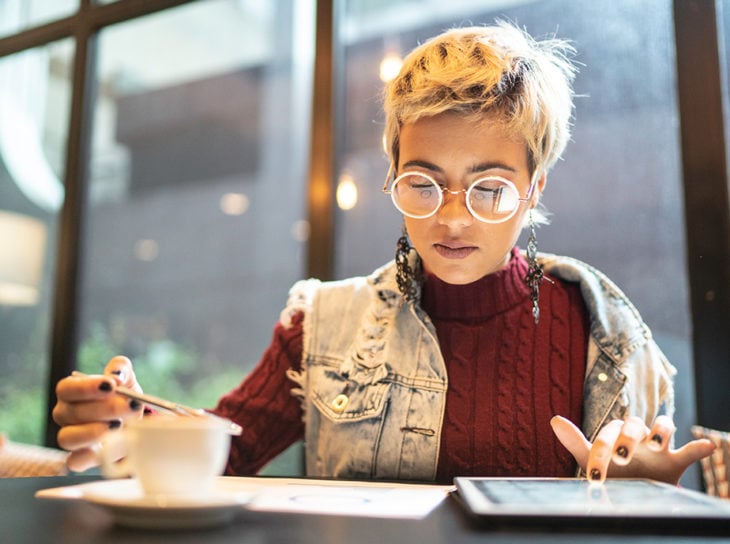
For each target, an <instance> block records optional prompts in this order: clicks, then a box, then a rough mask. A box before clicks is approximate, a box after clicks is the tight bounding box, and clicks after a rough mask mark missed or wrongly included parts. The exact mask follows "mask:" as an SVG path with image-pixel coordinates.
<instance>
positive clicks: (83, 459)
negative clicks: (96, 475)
mask: <svg viewBox="0 0 730 544" xmlns="http://www.w3.org/2000/svg"><path fill="white" fill-rule="evenodd" d="M98 448H99V446H98V444H97V445H96V446H95V447H90V448H84V449H81V450H77V451H74V452H71V453H69V455H68V457H67V458H66V466H67V467H68V469H69V470H72V471H73V472H83V471H85V470H88V469H90V468H93V467H95V466H98V465H99V454H98Z"/></svg>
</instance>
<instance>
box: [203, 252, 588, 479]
mask: <svg viewBox="0 0 730 544" xmlns="http://www.w3.org/2000/svg"><path fill="white" fill-rule="evenodd" d="M526 273H527V263H526V262H525V260H524V258H523V257H522V256H521V255H520V254H519V252H518V251H517V250H516V249H515V250H514V251H513V254H512V259H511V261H510V264H509V265H508V266H507V267H506V268H505V269H504V270H501V271H499V272H497V273H495V274H491V275H489V276H487V277H485V278H482V279H481V280H479V281H477V282H474V283H472V284H469V285H449V284H446V283H444V282H441V281H440V280H438V279H437V278H435V277H429V278H428V279H427V281H426V283H425V285H424V288H423V293H422V301H421V304H422V307H423V309H424V310H425V311H426V312H427V313H428V315H429V316H430V318H431V319H432V321H433V323H434V326H435V327H436V331H437V335H438V338H439V344H440V346H441V350H442V353H443V356H444V360H445V362H446V366H447V369H448V373H449V390H448V392H447V397H446V413H445V416H444V423H443V433H442V437H441V449H440V457H439V462H438V474H437V479H438V480H439V481H441V482H451V480H452V478H453V477H454V476H457V475H479V476H507V475H509V476H572V475H573V474H574V473H575V462H574V461H573V459H572V457H571V456H570V454H569V453H568V452H567V451H566V450H565V449H564V448H563V447H562V446H561V445H560V444H559V442H558V441H557V439H555V437H554V435H553V433H552V429H551V428H550V423H549V422H550V418H551V417H552V416H553V415H554V414H561V415H564V416H566V417H568V418H570V419H571V420H572V421H574V422H576V423H580V422H581V418H582V406H583V379H584V373H585V361H586V345H587V338H588V319H587V315H586V310H585V308H584V304H583V299H582V296H581V294H580V291H579V289H578V287H577V285H575V284H572V283H568V282H562V281H558V280H554V283H550V282H549V281H547V280H546V281H544V282H543V283H542V286H541V288H540V322H539V324H538V325H537V327H536V326H535V323H534V320H533V317H532V308H531V302H530V298H529V291H528V289H527V286H526V285H525V282H524V277H525V274H526ZM291 302H292V303H291V304H290V305H289V306H288V308H287V310H286V311H285V312H284V313H282V319H281V322H280V323H278V324H277V325H276V327H275V329H274V338H273V341H272V343H271V345H270V346H269V348H268V349H267V351H266V352H265V353H264V356H263V359H262V361H261V362H260V363H259V365H258V366H257V367H256V368H255V369H254V371H253V372H252V373H251V374H250V375H249V376H248V377H247V378H246V379H245V380H244V381H243V382H242V383H241V385H240V386H239V387H238V388H236V389H234V390H233V391H231V392H230V393H228V394H227V395H225V396H224V397H223V398H222V399H221V400H220V402H219V404H218V406H217V408H216V410H215V411H216V413H219V414H220V415H223V416H225V417H229V418H231V419H234V420H235V421H236V422H238V423H239V424H240V425H242V426H243V428H244V433H243V435H242V436H240V437H234V443H233V447H232V448H231V456H230V460H229V464H228V467H227V469H226V473H227V474H239V475H244V474H252V473H255V472H257V471H258V470H260V469H261V468H262V467H263V466H264V464H265V463H266V462H267V461H268V460H270V459H271V458H273V457H274V456H275V455H277V454H278V453H279V452H281V451H283V450H284V449H286V447H288V446H289V445H290V444H292V443H293V442H295V441H296V440H300V439H301V438H302V437H303V435H304V423H303V421H302V415H303V414H302V409H301V403H300V401H299V399H297V398H295V396H294V395H296V392H297V389H298V387H299V386H301V383H300V380H301V379H304V375H303V374H302V373H301V370H302V369H301V360H302V336H303V324H302V321H303V312H304V311H306V307H307V301H305V300H304V299H301V300H299V299H297V300H293V301H291ZM383 302H386V303H385V304H384V305H382V306H383V308H381V311H378V312H374V313H372V315H370V316H368V320H367V324H368V325H367V327H366V330H363V334H362V336H359V337H358V340H357V344H358V346H357V349H356V350H355V353H357V354H358V359H360V360H358V361H357V364H358V366H359V367H360V369H359V370H360V371H366V372H372V371H373V370H374V369H378V368H379V365H378V364H377V363H378V362H380V361H381V357H382V355H381V354H380V353H381V351H382V350H381V347H380V342H381V335H382V330H381V327H382V325H383V323H384V320H387V319H390V318H391V312H393V311H394V309H395V305H394V304H391V302H394V301H383ZM373 363H376V364H375V365H374V369H372V365H373ZM381 366H383V367H384V366H385V365H381ZM287 376H289V377H287ZM295 377H297V379H292V378H295ZM293 393H294V395H293Z"/></svg>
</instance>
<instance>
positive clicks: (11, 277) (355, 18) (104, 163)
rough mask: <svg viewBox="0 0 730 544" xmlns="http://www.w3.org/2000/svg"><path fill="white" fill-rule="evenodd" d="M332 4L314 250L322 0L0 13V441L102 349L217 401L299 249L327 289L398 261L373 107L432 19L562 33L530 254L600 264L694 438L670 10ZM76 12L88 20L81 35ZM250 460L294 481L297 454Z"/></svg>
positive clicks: (206, 401) (241, 372) (35, 418)
mask: <svg viewBox="0 0 730 544" xmlns="http://www.w3.org/2000/svg"><path fill="white" fill-rule="evenodd" d="M331 4H332V5H331V6H330V7H331V8H332V14H333V19H332V41H331V50H330V51H329V54H330V56H331V60H332V64H331V66H330V73H329V75H328V77H329V80H326V81H331V83H332V87H331V90H332V92H333V97H334V99H333V104H334V109H333V115H332V124H331V130H332V138H333V142H334V145H333V150H332V172H333V174H332V176H331V180H330V182H331V187H332V207H331V215H332V223H331V225H330V226H329V227H328V229H329V232H327V233H325V239H324V241H323V240H320V239H319V238H316V236H319V234H318V233H319V231H318V230H316V229H313V228H312V224H311V223H310V219H311V216H310V213H311V212H310V211H309V207H308V202H310V198H311V195H310V192H311V190H312V189H311V186H310V180H309V172H310V168H311V165H312V164H313V163H314V162H315V161H317V160H318V157H317V156H315V154H314V153H313V152H312V151H311V149H312V147H311V144H312V138H313V137H316V134H317V133H316V132H314V133H313V132H312V128H313V125H312V111H313V110H312V108H313V99H314V98H315V94H316V93H318V92H320V91H321V89H318V88H317V85H316V84H315V83H317V82H318V81H315V71H314V66H315V59H316V57H315V43H316V38H317V30H316V25H315V23H316V21H317V18H316V13H317V9H318V7H317V5H316V3H315V2H314V0H267V1H260V0H198V1H188V2H184V1H177V2H174V1H169V0H159V1H156V0H148V1H147V2H139V1H134V0H119V1H118V2H100V3H99V5H96V4H91V3H90V2H88V1H83V2H80V0H0V55H2V56H0V430H2V431H4V432H5V433H7V434H8V435H9V437H10V438H11V439H13V440H17V441H22V442H28V443H33V444H43V443H46V442H47V441H49V440H51V438H47V433H46V431H47V424H48V417H47V413H48V409H49V406H50V405H52V403H53V402H55V400H54V399H53V395H52V384H53V383H55V382H53V381H52V380H55V375H54V369H55V372H56V373H59V372H60V373H62V372H65V371H66V370H68V369H69V368H80V369H81V370H84V371H86V372H99V371H100V370H101V369H102V368H103V366H104V364H105V362H106V361H107V359H108V358H109V357H111V356H112V355H115V354H119V353H122V354H125V355H128V356H129V357H131V358H132V359H133V360H134V362H135V369H136V370H137V372H138V374H139V377H140V381H141V383H143V384H144V385H145V388H146V390H147V391H148V392H150V393H153V394H157V395H161V396H169V397H171V398H175V399H176V400H179V401H181V402H185V403H187V404H192V405H200V406H212V405H214V403H215V401H216V399H217V398H218V396H219V395H220V394H221V393H223V392H225V391H227V390H228V389H230V388H232V387H233V386H235V385H236V384H237V383H238V382H240V380H241V379H242V378H243V377H244V376H245V375H246V374H247V373H248V372H249V371H250V370H251V369H252V367H253V366H254V365H255V364H256V362H257V361H258V359H259V357H260V355H261V353H262V351H263V350H264V348H265V347H266V345H267V344H268V342H269V340H270V338H271V331H272V327H273V325H274V323H275V321H276V320H277V318H278V314H279V312H280V311H281V309H282V308H283V305H284V303H285V301H286V297H287V291H288V289H289V287H290V286H291V285H292V283H294V282H295V281H296V280H297V279H300V278H302V277H305V276H307V275H309V274H310V273H311V272H312V270H314V269H316V267H313V265H312V263H311V262H308V255H311V247H312V244H320V245H321V244H324V245H325V246H326V245H327V244H331V246H332V247H331V255H332V260H331V262H329V263H325V271H326V272H325V274H324V275H327V276H329V277H332V278H341V277H347V276H351V275H363V274H367V273H369V272H370V271H371V270H372V269H374V268H375V267H377V266H379V265H381V264H383V263H384V262H386V261H387V260H390V259H391V258H392V257H393V255H394V251H395V243H396V239H397V238H398V236H399V233H400V228H401V226H400V225H401V221H400V218H399V216H398V214H397V213H396V211H395V209H394V208H393V207H392V206H391V204H390V202H389V199H388V197H386V196H384V195H383V194H382V193H381V191H380V189H381V186H382V182H383V179H384V176H385V174H386V171H387V169H388V164H387V162H386V159H385V155H384V153H383V151H382V145H381V133H382V128H383V125H382V114H381V111H380V110H381V97H380V93H381V89H382V85H383V82H384V81H386V80H387V79H388V78H389V77H392V74H393V73H394V71H397V69H398V67H399V62H400V58H401V56H402V55H403V54H405V53H406V52H407V51H408V50H410V49H411V48H412V47H414V46H415V45H417V44H418V43H419V42H421V41H423V40H425V39H427V38H428V37H430V36H432V35H434V34H436V33H438V32H440V31H442V30H445V29H447V28H450V27H454V26H466V25H482V24H489V23H492V22H494V21H495V20H496V19H506V20H510V21H513V22H515V23H517V24H519V25H520V26H524V27H525V28H526V29H527V30H528V31H529V32H530V33H531V34H533V35H534V36H536V37H538V38H545V37H550V36H553V35H555V36H557V37H559V38H565V39H569V40H571V41H572V42H573V44H574V46H575V47H576V49H577V51H578V54H577V56H576V60H577V61H578V62H579V63H580V72H579V74H578V77H577V80H576V84H575V86H576V92H577V94H578V95H579V97H578V98H577V100H576V116H575V122H574V134H573V141H572V142H571V143H570V145H569V146H568V149H567V151H566V153H565V157H564V160H563V161H561V162H560V163H559V164H558V165H557V167H556V168H555V169H554V170H553V171H552V172H551V173H550V175H549V176H548V186H547V188H546V193H545V196H544V203H545V205H546V206H547V208H548V210H549V211H550V212H552V222H551V225H549V226H547V227H543V228H541V229H540V230H539V231H538V241H539V248H540V249H541V250H543V251H548V252H553V253H561V254H568V255H572V256H574V257H577V258H579V259H582V260H585V261H587V262H588V263H590V264H592V265H594V266H596V267H598V268H600V269H601V270H603V271H604V272H605V273H606V274H607V275H608V276H609V277H611V278H612V279H613V280H615V281H616V283H618V285H619V286H621V287H622V289H624V290H625V292H626V293H627V295H628V296H629V297H630V298H631V300H632V301H633V302H634V303H635V305H636V306H637V307H638V309H639V311H640V312H641V314H642V316H643V317H644V319H645V320H646V321H647V323H648V324H649V326H650V327H651V328H652V330H653V332H654V334H655V336H656V339H657V342H658V343H659V345H660V346H661V347H662V349H663V350H664V351H665V352H666V354H667V355H668V357H669V359H670V360H671V361H672V362H673V363H674V364H675V365H676V366H677V367H678V369H679V376H678V378H677V412H678V415H677V424H678V427H679V431H678V440H680V441H686V440H687V439H688V438H689V426H690V425H691V424H692V423H694V422H696V398H695V383H694V370H693V348H692V341H693V340H692V339H693V326H692V314H691V304H690V279H689V275H688V265H687V261H688V256H687V245H686V234H685V227H686V225H685V209H684V190H685V189H684V188H683V187H684V186H683V178H682V157H681V151H682V149H681V138H682V133H681V128H680V122H679V110H678V96H677V68H676V66H677V63H676V58H675V28H674V24H675V22H674V18H673V2H672V1H671V0H641V1H637V0H592V1H591V2H585V1H577V0H532V1H530V0H450V1H449V2H443V1H442V0H341V1H339V0H333V1H332V2H331ZM716 5H717V6H718V10H717V20H718V25H719V26H718V28H719V30H720V34H721V37H723V36H724V33H723V32H722V28H723V23H725V22H727V21H726V18H727V15H726V13H725V12H726V10H723V9H722V8H723V2H718V3H717V4H716ZM83 13H96V14H98V16H97V19H95V21H97V23H98V24H97V25H96V27H95V28H93V29H91V31H90V32H89V31H88V25H87V26H86V27H85V26H84V24H85V23H84V19H83V17H81V15H80V14H83ZM80 29H81V30H80ZM84 29H85V30H84ZM34 30H35V31H37V32H36V33H35V34H34ZM54 32H55V34H54ZM84 32H86V33H84ZM36 35H44V36H45V35H47V36H48V38H47V39H45V38H44V39H41V40H38V39H35V40H34V36H36ZM55 36H58V37H57V38H55ZM23 40H25V41H23ZM81 40H83V42H82V41H81ZM722 40H724V37H723V38H722ZM39 41H43V43H42V45H36V44H37V43H39ZM25 43H28V44H30V45H29V46H25V45H24V44H25ZM81 44H83V47H84V54H83V55H79V47H81ZM3 46H5V50H6V51H10V52H9V53H3ZM721 48H722V50H723V51H722V55H723V58H724V54H725V49H726V46H725V43H724V41H721ZM80 60H81V61H83V62H84V65H83V66H79V65H78V63H79V62H80ZM723 69H724V66H723ZM79 81H81V82H83V84H82V85H81V88H80V89H79V85H80V84H79ZM74 89H76V90H75V91H74ZM723 92H724V93H727V89H725V90H724V91H723ZM74 108H77V109H76V110H74ZM74 112H79V113H76V114H74ZM319 159H321V158H319ZM69 168H73V172H70V173H69V171H68V170H69ZM70 189H71V190H70ZM725 194H727V193H725ZM726 200H727V199H726V198H725V201H723V200H722V199H720V200H718V202H717V203H716V204H717V205H718V206H725V207H727V205H728V202H726ZM64 206H67V207H69V208H68V209H70V210H72V211H69V212H66V213H67V218H66V219H65V220H66V221H68V223H67V224H66V225H67V226H64V224H63V222H62V218H64V217H66V216H62V210H64ZM719 228H723V227H722V225H720V226H719ZM64 229H66V230H64ZM711 235H712V233H709V234H708V236H711ZM521 243H522V244H523V245H524V242H521ZM726 258H727V257H726ZM71 288H72V289H73V292H72V293H69V292H67V290H68V289H71ZM64 297H66V298H64ZM64 300H65V301H66V302H65V303H64V302H63V301H64ZM67 321H68V322H72V324H68V323H66V322H67ZM60 336H63V338H60ZM59 345H60V346H61V348H58V346H59ZM63 346H66V347H65V349H64V348H63ZM54 353H55V354H54ZM725 364H727V361H725ZM48 437H52V433H50V432H49V433H48ZM267 471H269V472H270V473H280V474H297V473H299V471H300V451H299V448H298V447H294V448H292V449H291V450H290V451H288V452H286V453H285V454H283V455H282V457H281V458H280V459H277V460H276V461H275V462H274V463H273V464H272V465H271V466H270V467H268V468H267ZM697 478H698V476H697V473H696V472H695V471H694V470H692V471H690V472H689V473H688V474H687V475H686V476H685V480H684V481H683V483H685V485H687V486H689V487H696V486H697V484H698V479H697Z"/></svg>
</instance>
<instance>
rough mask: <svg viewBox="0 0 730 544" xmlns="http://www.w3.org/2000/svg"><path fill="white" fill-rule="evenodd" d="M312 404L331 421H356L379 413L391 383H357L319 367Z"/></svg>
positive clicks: (376, 415)
mask: <svg viewBox="0 0 730 544" xmlns="http://www.w3.org/2000/svg"><path fill="white" fill-rule="evenodd" d="M314 383H315V385H314V390H313V391H312V403H313V404H314V406H315V407H316V408H317V410H318V411H319V412H320V413H321V414H322V416H323V417H325V418H326V419H328V420H330V421H331V422H356V421H363V420H366V419H369V418H373V417H378V416H381V415H382V413H383V409H384V406H385V404H386V401H387V398H388V391H389V389H390V386H391V384H390V383H388V382H377V383H367V384H359V383H357V382H354V381H353V380H350V379H346V378H344V377H343V376H342V375H341V374H339V373H337V372H336V371H334V370H331V369H330V370H321V375H320V376H318V377H317V380H315V382H314Z"/></svg>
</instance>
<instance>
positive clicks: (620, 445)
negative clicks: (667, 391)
mask: <svg viewBox="0 0 730 544" xmlns="http://www.w3.org/2000/svg"><path fill="white" fill-rule="evenodd" d="M648 434H649V429H648V428H647V426H646V425H645V424H644V421H643V420H642V419H640V418H638V417H636V416H631V417H628V418H626V420H625V421H624V424H623V426H622V427H621V432H620V433H619V436H618V437H617V438H616V444H615V447H614V450H613V456H612V461H613V462H614V463H616V464H617V465H621V466H623V465H628V464H629V461H631V458H632V457H633V455H634V451H635V450H636V448H637V447H638V446H639V444H640V443H641V442H642V441H643V440H644V438H646V436H647V435H648Z"/></svg>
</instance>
